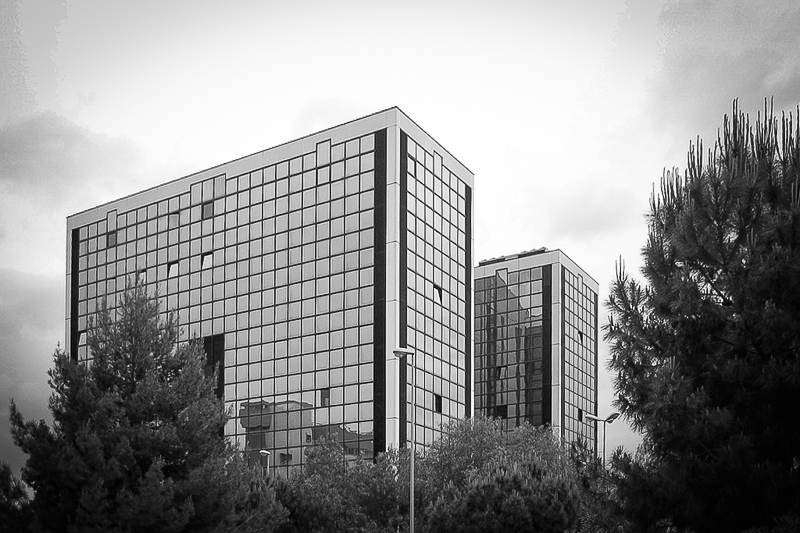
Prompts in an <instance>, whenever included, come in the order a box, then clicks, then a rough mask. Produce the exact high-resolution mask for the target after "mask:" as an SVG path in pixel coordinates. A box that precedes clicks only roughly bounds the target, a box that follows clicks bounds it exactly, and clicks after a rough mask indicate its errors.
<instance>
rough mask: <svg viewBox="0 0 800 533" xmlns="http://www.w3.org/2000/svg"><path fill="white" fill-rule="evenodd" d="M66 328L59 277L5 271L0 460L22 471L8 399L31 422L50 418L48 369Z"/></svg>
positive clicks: (0, 316)
mask: <svg viewBox="0 0 800 533" xmlns="http://www.w3.org/2000/svg"><path fill="white" fill-rule="evenodd" d="M63 328H64V282H63V280H62V279H61V278H60V276H52V275H48V276H41V275H33V274H25V273H22V272H19V271H16V270H10V269H0V459H3V460H6V461H8V462H10V463H11V466H12V467H13V468H14V470H18V469H19V468H20V467H21V466H22V462H23V461H24V454H22V452H20V451H19V450H18V449H16V448H15V447H14V445H13V443H12V442H11V435H10V433H9V421H8V412H9V410H8V408H9V403H8V402H9V399H10V398H14V399H15V400H16V402H17V405H19V407H20V409H21V410H22V412H23V414H24V415H25V416H26V418H35V419H38V418H44V417H45V416H46V415H47V410H46V407H47V399H48V397H49V394H50V388H49V387H48V385H47V374H46V372H47V369H48V368H50V367H51V365H52V354H53V351H54V349H55V347H56V344H57V342H58V341H59V339H61V338H63Z"/></svg>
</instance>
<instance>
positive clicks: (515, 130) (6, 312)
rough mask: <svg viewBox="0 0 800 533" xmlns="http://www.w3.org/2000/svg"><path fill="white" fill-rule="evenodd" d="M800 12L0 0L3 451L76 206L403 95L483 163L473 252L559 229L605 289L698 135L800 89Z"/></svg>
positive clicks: (48, 360)
mask: <svg viewBox="0 0 800 533" xmlns="http://www.w3.org/2000/svg"><path fill="white" fill-rule="evenodd" d="M798 27H800V3H798V2H797V1H796V0H786V1H769V2H767V1H764V2H758V1H752V0H728V1H712V0H709V1H695V2H688V1H670V2H658V1H648V0H635V1H622V0H604V1H602V2H598V1H596V0H581V1H570V0H567V1H560V2H553V1H531V0H527V1H502V0H495V1H493V2H477V1H465V0H461V1H442V2H434V1H426V2H418V1H409V0H406V1H404V2H383V1H362V2H357V1H339V2H324V1H310V0H297V1H293V2H268V1H259V2H256V1H252V2H244V1H241V2H237V1H231V2H225V3H224V5H223V3H221V2H219V3H216V2H205V1H197V0H194V1H191V2H189V1H174V2H160V1H158V2H155V1H149V0H145V1H139V2H135V3H133V2H131V3H124V4H123V3H119V2H104V1H100V0H98V1H80V2H66V4H58V3H56V2H47V3H42V2H9V1H8V0H0V63H2V65H0V96H2V98H0V459H4V460H6V461H9V462H11V464H12V466H13V467H14V470H15V471H17V470H18V469H19V467H20V466H21V465H22V463H23V461H24V456H23V454H22V453H21V452H20V451H19V450H17V449H15V448H14V447H13V445H12V443H11V439H10V435H9V431H8V411H9V408H8V398H10V397H13V398H15V399H16V401H17V403H18V404H19V406H20V408H21V409H22V411H23V414H24V415H25V416H26V417H27V418H41V417H47V398H48V396H49V388H48V385H47V376H46V371H47V369H48V368H50V366H51V364H52V353H53V351H54V349H55V348H56V345H57V344H58V343H62V344H63V340H64V309H65V292H66V291H65V279H66V278H65V262H66V253H65V242H66V220H65V219H66V217H67V216H68V215H70V214H72V213H75V212H77V211H81V210H83V209H86V208H89V207H92V206H95V205H97V204H100V203H102V202H107V201H110V200H114V199H116V198H119V197H121V196H123V195H126V194H129V193H132V192H136V191H138V190H141V189H144V188H146V187H151V186H153V185H156V184H159V183H162V182H165V181H168V180H172V179H175V178H178V177H181V176H183V175H186V174H189V173H191V172H194V171H198V170H201V169H204V168H207V167H210V166H214V165H217V164H220V163H223V162H226V161H229V160H231V159H235V158H238V157H241V156H243V155H247V154H250V153H253V152H256V151H259V150H263V149H265V148H268V147H271V146H274V145H276V144H280V143H283V142H285V141H288V140H291V139H294V138H297V137H300V136H303V135H306V134H309V133H313V132H315V131H318V130H320V129H323V128H326V127H330V126H334V125H337V124H340V123H342V122H346V121H348V120H351V119H354V118H357V117H361V116H364V115H367V114H370V113H373V112H375V111H379V110H382V109H385V108H388V107H391V106H398V107H400V108H401V109H402V110H403V111H404V112H405V113H407V114H408V115H409V116H410V117H411V118H412V119H413V120H414V121H416V122H417V123H418V124H419V125H420V126H422V127H423V128H424V129H425V130H426V131H427V132H428V133H429V134H430V135H432V136H433V137H434V138H435V139H436V140H437V141H439V142H440V143H441V144H442V145H443V146H445V147H446V148H447V149H448V150H449V151H450V152H451V153H453V154H454V155H455V156H456V157H458V158H459V159H460V160H461V161H462V162H463V163H464V164H465V165H466V166H467V167H469V168H470V169H471V170H472V171H473V172H474V173H475V176H476V185H475V204H476V213H475V217H476V218H475V225H476V253H475V256H476V259H477V260H480V259H485V258H490V257H496V256H499V255H507V254H511V253H515V252H519V251H523V250H529V249H532V248H538V247H542V246H545V247H547V248H550V249H561V250H563V251H564V252H565V253H566V254H567V255H568V256H570V257H571V258H572V259H573V260H574V261H576V262H577V263H578V264H579V265H581V266H582V267H583V268H584V269H585V270H587V271H588V272H589V273H590V274H591V275H592V276H593V277H594V278H595V279H596V280H597V281H598V282H599V284H600V291H601V301H604V300H605V298H606V296H607V293H608V287H609V285H610V283H611V281H612V279H613V277H614V268H615V263H616V262H617V261H618V260H619V259H620V258H622V259H624V261H625V262H626V265H627V266H628V268H629V269H633V270H636V269H638V268H639V266H640V265H641V259H640V255H639V252H640V249H641V247H642V245H643V244H644V241H645V236H646V230H647V228H646V223H645V214H646V212H647V209H648V199H649V196H650V194H651V192H652V188H653V186H654V184H658V183H659V181H660V179H661V176H662V173H663V171H664V169H671V168H673V167H679V168H682V167H683V166H684V164H685V161H686V152H687V148H688V144H689V141H690V140H693V139H695V138H697V137H700V138H701V139H704V140H705V142H706V145H707V146H710V145H712V144H713V141H714V140H715V139H716V135H717V128H718V127H720V126H721V124H722V117H723V115H724V114H725V113H726V112H729V111H730V109H731V102H732V100H733V99H734V98H737V97H738V98H739V102H740V108H741V109H743V110H744V111H747V112H750V113H751V114H753V115H755V113H757V112H758V111H759V110H762V109H763V106H764V98H765V97H774V105H775V108H776V109H778V110H786V111H789V110H794V109H795V106H796V105H797V103H798V101H799V100H800V32H798V31H797V28H798ZM606 314H607V313H606V312H605V310H604V309H601V313H600V318H601V323H602V322H605V320H606ZM607 356H608V349H607V347H606V346H605V345H604V344H603V343H602V342H601V347H600V359H601V366H602V367H603V368H602V370H601V375H600V409H599V411H600V413H599V414H600V415H601V416H603V415H605V414H608V413H610V412H612V407H611V401H612V399H613V385H612V376H610V375H609V373H608V372H606V371H605V360H606V359H607ZM637 442H638V437H637V436H636V435H634V434H633V433H631V431H630V430H629V429H628V428H627V426H626V425H625V424H624V423H621V422H616V423H615V424H613V425H611V426H609V431H608V444H607V446H608V450H609V453H610V451H611V450H612V449H613V448H614V447H616V446H618V445H623V446H625V447H627V448H628V449H631V450H632V449H634V448H635V446H636V443H637Z"/></svg>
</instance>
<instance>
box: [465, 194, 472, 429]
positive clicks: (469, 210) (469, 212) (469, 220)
mask: <svg viewBox="0 0 800 533" xmlns="http://www.w3.org/2000/svg"><path fill="white" fill-rule="evenodd" d="M465 194H466V198H465V199H466V202H465V203H466V213H465V215H466V216H465V218H464V220H465V221H466V224H467V227H466V228H464V231H465V232H466V237H467V238H466V245H467V246H466V250H465V252H466V262H467V264H466V265H465V267H466V272H467V277H466V283H467V286H466V291H465V294H466V300H467V301H466V315H467V316H466V319H467V320H466V325H467V327H466V332H465V333H466V339H465V340H466V345H465V346H464V349H465V351H466V354H465V355H466V357H465V359H464V360H465V365H466V368H465V374H464V376H465V377H466V379H465V380H464V383H465V384H466V391H465V392H466V396H465V398H466V400H465V401H466V410H465V415H466V416H469V413H470V409H472V378H473V375H472V311H473V309H472V187H469V186H467V187H466V189H465Z"/></svg>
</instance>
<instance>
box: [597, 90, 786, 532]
mask: <svg viewBox="0 0 800 533" xmlns="http://www.w3.org/2000/svg"><path fill="white" fill-rule="evenodd" d="M799 114H800V113H799ZM799 179H800V129H799V128H798V124H797V123H795V122H794V119H793V117H792V114H789V115H788V116H787V115H783V116H782V118H781V119H780V120H778V119H777V118H775V117H774V114H773V112H772V110H771V108H770V106H769V104H767V105H766V106H765V111H764V116H763V117H762V116H761V115H760V114H759V116H758V118H757V119H756V121H755V122H754V123H753V124H751V123H750V120H749V117H748V116H747V115H745V114H743V113H741V112H740V111H739V110H738V107H737V103H736V102H734V106H733V113H732V114H731V115H730V117H728V116H726V117H725V120H724V125H723V129H722V132H721V133H720V134H719V137H718V139H717V142H716V145H715V147H714V149H713V150H712V151H710V152H709V153H708V154H705V153H704V151H703V146H702V143H701V142H700V141H698V142H697V143H695V144H693V145H691V146H690V150H689V154H688V165H687V170H686V173H685V176H681V175H680V173H679V172H677V171H674V172H671V173H667V174H666V175H665V176H664V178H663V179H662V182H661V187H660V189H659V190H658V191H655V192H654V193H653V197H652V200H651V205H650V213H649V217H648V227H649V235H648V239H647V242H646V244H645V246H644V249H643V259H644V267H643V275H644V278H645V282H644V283H640V282H639V281H637V280H636V279H634V278H633V277H632V276H631V275H630V274H629V273H628V272H627V271H625V269H624V268H622V267H620V268H619V269H618V274H617V278H616V280H615V281H614V283H613V285H612V288H611V291H610V295H609V299H608V304H607V305H608V308H609V310H610V313H611V316H610V320H609V323H608V324H607V326H606V329H605V339H606V340H607V341H608V342H609V343H610V353H611V360H610V363H609V367H610V369H611V370H612V371H614V372H615V373H616V375H617V377H616V381H615V388H616V391H617V399H616V402H615V406H616V407H617V408H618V409H619V410H621V411H622V413H623V414H624V415H625V416H626V418H627V419H628V420H629V421H630V422H631V424H632V425H633V427H634V428H636V429H638V430H640V431H642V432H643V434H644V437H645V441H644V444H643V448H642V450H641V451H642V453H641V454H640V455H639V456H638V458H636V457H632V456H630V455H622V456H619V457H618V461H617V463H616V464H617V467H618V468H619V472H620V474H621V475H622V483H621V485H620V487H621V489H620V490H621V493H620V494H621V496H622V498H623V501H624V502H625V505H626V512H627V513H628V514H629V516H630V517H631V518H632V519H634V520H638V521H639V522H638V525H639V529H640V530H645V529H646V528H648V527H655V526H658V525H663V524H669V525H672V526H675V527H678V528H682V529H687V530H688V529H691V530H694V531H698V532H704V531H742V530H747V529H748V528H752V527H772V526H773V525H774V524H775V523H776V522H775V521H776V519H777V518H778V517H781V516H790V515H797V514H798V513H800V467H798V463H799V461H800V452H798V450H800V409H798V408H797V399H798V398H800V183H798V180H799Z"/></svg>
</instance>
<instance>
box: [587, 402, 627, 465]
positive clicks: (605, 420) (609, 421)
mask: <svg viewBox="0 0 800 533" xmlns="http://www.w3.org/2000/svg"><path fill="white" fill-rule="evenodd" d="M584 416H585V417H586V418H587V419H589V420H594V421H595V422H602V423H603V468H605V467H606V424H613V423H614V420H616V419H617V418H619V413H611V414H610V415H608V418H600V417H597V416H594V415H590V414H586V415H584Z"/></svg>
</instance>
